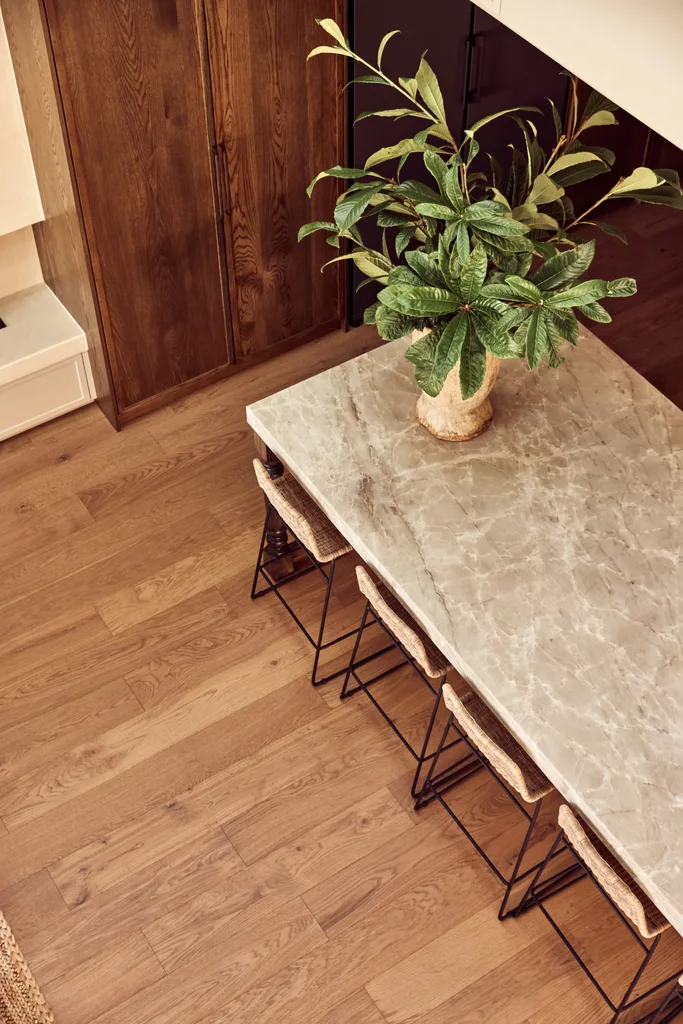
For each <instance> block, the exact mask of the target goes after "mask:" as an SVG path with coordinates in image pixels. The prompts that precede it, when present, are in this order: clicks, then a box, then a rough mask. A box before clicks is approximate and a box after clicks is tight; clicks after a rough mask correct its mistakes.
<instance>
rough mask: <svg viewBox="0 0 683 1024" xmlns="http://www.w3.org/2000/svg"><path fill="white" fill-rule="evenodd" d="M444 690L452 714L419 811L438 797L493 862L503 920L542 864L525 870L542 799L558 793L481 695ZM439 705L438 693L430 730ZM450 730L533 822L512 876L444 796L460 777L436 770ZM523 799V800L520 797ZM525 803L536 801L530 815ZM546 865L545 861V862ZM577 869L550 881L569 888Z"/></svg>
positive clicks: (455, 771) (456, 771)
mask: <svg viewBox="0 0 683 1024" xmlns="http://www.w3.org/2000/svg"><path fill="white" fill-rule="evenodd" d="M442 694H443V701H444V704H445V706H446V708H447V709H448V711H449V716H448V720H447V722H446V727H445V729H444V731H443V735H442V737H441V740H440V742H439V745H438V747H437V749H436V754H435V756H434V758H433V759H432V762H431V764H430V767H429V771H428V772H427V777H426V779H425V783H424V787H423V790H422V792H421V793H420V794H419V796H418V798H417V802H416V804H415V807H416V809H419V808H420V807H424V805H425V804H426V803H429V802H430V801H431V800H433V799H437V800H438V801H439V803H440V804H441V805H442V807H443V808H444V810H445V811H446V812H447V814H448V815H449V816H450V817H451V818H452V820H453V821H454V822H455V823H456V825H457V826H458V828H459V829H460V830H461V831H462V832H463V834H464V835H465V836H466V837H467V838H468V839H469V841H470V842H471V843H472V845H473V846H474V848H475V849H476V850H477V852H478V853H479V854H480V856H481V857H482V858H483V859H484V861H485V862H486V863H487V864H488V866H489V868H490V869H491V871H493V873H494V875H495V876H496V878H497V879H498V881H499V882H501V884H502V885H504V886H505V895H504V897H503V901H502V903H501V905H500V909H499V911H498V919H499V920H500V921H502V920H504V919H505V918H506V917H509V916H510V915H511V914H512V913H514V910H509V909H508V903H509V900H510V895H511V893H512V890H513V889H514V888H515V886H516V885H518V883H519V882H520V881H522V880H523V879H525V878H528V877H529V876H530V875H532V874H533V873H535V872H536V871H537V870H538V868H539V863H536V864H534V865H533V866H532V867H530V868H527V870H526V871H523V872H522V870H521V868H522V863H523V861H524V856H525V854H526V852H527V849H528V848H529V843H530V842H531V838H532V836H533V833H534V830H535V828H536V824H537V822H538V816H539V813H540V810H541V807H542V804H543V800H544V799H545V797H547V796H549V795H550V794H551V793H553V792H554V788H553V786H552V783H550V782H549V781H548V779H547V778H546V777H545V775H544V774H543V772H542V771H541V770H540V769H539V768H538V766H537V765H536V764H535V763H534V762H533V761H532V759H531V758H530V757H529V755H528V754H527V752H526V751H525V750H524V749H523V747H521V746H520V744H519V743H518V742H517V741H516V740H515V739H514V737H513V736H511V735H510V733H509V732H508V730H507V729H506V728H505V726H504V725H503V723H502V722H501V721H500V720H499V719H498V718H497V717H496V716H495V715H494V714H493V712H492V711H491V709H490V708H489V707H488V705H487V704H485V703H484V701H483V700H481V698H480V697H478V696H477V694H475V693H472V692H468V693H466V694H464V695H463V696H462V697H459V696H458V695H457V693H456V692H455V690H454V689H453V687H452V686H450V685H449V684H448V683H445V684H444V686H443V689H442ZM438 706H439V696H437V699H436V703H435V710H434V713H433V714H432V719H431V723H430V729H431V728H433V725H434V721H435V719H436V710H437V709H438ZM456 722H457V724H456ZM451 732H454V733H456V735H458V736H459V737H460V738H461V739H462V740H463V742H464V743H465V745H466V746H467V747H468V748H469V750H470V752H471V755H472V756H473V757H474V758H475V760H476V763H477V764H478V765H479V767H483V768H485V769H486V771H488V773H489V775H490V776H491V777H492V778H493V779H494V780H495V781H496V782H497V783H498V785H499V786H500V787H501V789H502V790H503V792H504V793H505V794H506V795H507V796H508V797H509V798H510V800H511V801H512V802H513V803H514V804H516V806H517V807H518V808H519V810H520V811H521V813H522V815H523V816H524V818H525V819H526V820H527V822H528V825H527V830H526V834H525V836H524V840H523V842H522V846H521V848H520V850H519V853H518V855H517V858H516V860H515V864H514V867H513V870H512V874H511V875H510V877H509V878H506V876H505V875H504V874H503V872H502V871H501V870H500V869H499V868H498V866H497V865H496V864H494V862H493V861H492V860H491V858H490V857H489V855H488V854H487V853H486V851H485V850H484V849H482V847H481V846H480V844H479V843H478V842H477V840H476V839H475V838H474V836H473V835H472V833H471V832H470V831H469V829H467V827H466V826H465V825H464V823H463V822H462V821H461V820H460V818H459V817H458V815H457V813H456V812H455V810H454V809H453V807H452V806H451V805H450V804H449V803H448V802H447V801H446V799H445V794H446V793H448V792H450V791H451V790H452V789H454V787H455V786H456V785H457V784H458V783H459V782H460V781H461V778H460V773H459V768H458V764H456V765H454V766H452V767H451V768H447V769H445V770H443V771H441V772H439V771H438V770H437V769H438V765H439V761H440V759H441V754H442V751H443V750H445V749H446V741H447V739H448V737H449V735H450V733H451ZM425 742H428V737H427V738H426V739H425ZM502 780H504V781H502ZM505 783H507V785H505ZM518 798H521V800H520V799H518ZM521 801H524V803H526V804H532V805H533V811H532V813H531V814H530V813H529V811H528V810H527V809H526V807H525V806H524V805H523V804H522V802H521ZM558 855H559V852H558ZM542 863H546V861H543V862H542ZM572 872H573V866H572V869H571V870H570V871H569V872H568V871H567V870H566V869H565V870H562V871H559V872H557V873H556V874H555V875H553V877H552V878H551V879H549V881H548V882H547V883H546V884H547V885H548V886H551V887H552V888H553V891H559V889H561V888H566V887H567V885H568V884H571V881H572V879H571V878H570V877H569V875H570V874H571V873H572Z"/></svg>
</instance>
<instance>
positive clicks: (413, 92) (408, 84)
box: [398, 78, 417, 100]
mask: <svg viewBox="0 0 683 1024" xmlns="http://www.w3.org/2000/svg"><path fill="white" fill-rule="evenodd" d="M398 84H399V85H400V86H402V87H403V88H404V89H405V91H406V92H407V93H408V95H409V96H410V98H411V99H413V100H414V99H415V97H416V96H417V82H416V80H415V79H414V78H399V80H398Z"/></svg>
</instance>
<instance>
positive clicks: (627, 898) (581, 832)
mask: <svg viewBox="0 0 683 1024" xmlns="http://www.w3.org/2000/svg"><path fill="white" fill-rule="evenodd" d="M558 820H559V823H560V828H561V829H562V831H563V832H564V834H565V838H566V839H567V842H568V843H569V844H570V846H571V847H572V849H573V850H574V852H575V853H576V855H577V857H578V858H579V859H580V860H581V861H583V863H584V864H585V865H586V867H587V868H588V869H589V870H590V872H591V874H592V875H593V877H594V878H595V880H596V881H597V882H598V883H599V885H600V887H601V888H602V889H603V890H604V891H605V892H606V893H607V895H608V896H609V897H610V898H611V899H612V900H614V902H615V903H616V905H617V906H618V907H619V909H620V910H621V912H622V913H623V914H625V915H626V917H628V918H629V919H630V920H631V921H632V922H633V923H634V925H635V926H636V928H637V929H638V931H639V932H640V934H641V935H642V936H643V938H646V939H653V938H654V937H655V936H656V935H660V934H661V933H662V932H663V931H666V929H667V928H669V927H670V925H669V922H668V921H667V919H666V918H665V917H664V915H663V914H662V913H660V911H659V910H658V909H657V907H656V906H655V905H654V903H653V902H652V900H651V899H650V898H649V896H646V895H645V893H644V892H643V890H642V889H641V888H640V886H639V885H637V884H636V882H634V880H633V879H632V878H631V876H630V875H629V873H628V871H627V870H626V868H625V867H624V866H623V864H621V863H620V862H619V861H618V860H617V858H616V857H615V856H614V854H613V853H612V852H611V851H610V850H608V849H607V847H606V846H605V844H604V843H603V841H602V840H601V839H600V837H599V836H597V835H596V834H595V832H593V830H592V829H591V827H590V826H589V825H588V823H587V822H585V821H584V820H583V819H581V820H579V818H578V817H577V816H576V814H574V812H573V811H572V809H571V808H570V807H568V806H567V805H566V804H562V806H561V807H560V811H559V815H558Z"/></svg>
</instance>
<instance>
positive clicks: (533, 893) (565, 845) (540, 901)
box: [513, 829, 683, 1024]
mask: <svg viewBox="0 0 683 1024" xmlns="http://www.w3.org/2000/svg"><path fill="white" fill-rule="evenodd" d="M565 850H567V851H569V853H570V854H571V855H572V857H573V858H574V860H575V862H576V863H575V864H574V869H577V868H578V869H579V871H580V874H579V876H578V878H577V881H579V880H580V879H581V878H583V877H586V878H589V879H590V880H591V882H592V883H593V885H594V886H595V887H596V889H597V890H598V892H600V893H601V895H602V896H604V898H605V900H606V901H607V902H608V903H609V905H610V906H611V907H612V909H613V910H614V912H615V914H617V916H618V917H619V918H620V920H621V921H622V922H623V924H624V925H625V926H626V927H627V928H628V930H629V932H630V933H631V935H632V936H633V938H634V939H635V940H636V942H637V943H638V945H639V946H640V948H641V949H642V950H643V952H644V956H643V959H642V961H641V964H640V966H639V968H638V970H637V971H636V973H635V976H634V978H633V980H632V981H631V983H630V985H629V986H628V988H627V989H626V992H625V993H624V995H623V997H622V999H621V1001H620V1002H619V1003H618V1004H617V1003H614V1002H613V1001H612V999H611V998H610V997H609V996H608V995H607V993H606V992H605V990H604V988H603V987H602V985H601V984H600V982H599V981H598V980H597V978H596V977H595V975H594V974H593V973H592V971H591V970H590V968H589V967H588V965H587V964H586V962H585V961H584V960H583V959H582V958H581V956H580V955H579V953H577V951H576V950H575V949H574V947H573V946H572V944H571V942H570V941H569V939H568V938H567V937H566V936H565V934H564V932H563V931H562V929H561V928H560V926H559V925H558V924H557V922H556V921H555V920H554V918H553V917H552V915H551V914H550V913H549V911H548V910H547V908H546V906H545V903H546V901H547V900H548V899H549V898H550V897H551V896H553V895H555V893H554V892H543V891H540V892H538V891H537V889H536V886H537V883H538V882H539V880H540V879H541V877H542V875H543V872H544V871H545V869H546V867H547V865H548V864H549V863H550V860H551V859H552V857H553V856H557V854H558V853H563V852H564V851H565ZM534 906H535V907H538V908H539V910H540V911H541V912H542V914H543V915H544V917H545V918H546V920H547V921H548V922H549V923H550V924H551V925H552V927H553V929H554V931H555V932H556V934H557V935H559V937H560V938H561V939H562V942H563V943H564V945H565V946H566V947H567V949H568V950H569V952H570V953H571V955H572V956H573V958H574V960H576V962H577V964H578V965H579V967H580V968H581V970H582V971H583V972H584V974H585V975H586V976H587V977H588V978H589V979H590V981H591V982H592V983H593V985H594V987H595V988H596V989H597V990H598V992H599V993H600V995H601V996H602V998H603V999H604V1000H605V1002H606V1003H607V1005H608V1006H609V1008H610V1009H611V1010H612V1013H613V1014H614V1016H613V1017H612V1019H611V1021H610V1024H618V1021H619V1017H620V1016H621V1015H622V1014H623V1013H627V1012H628V1011H629V1010H632V1009H633V1007H634V1006H637V1004H638V1003H640V1002H642V1001H643V999H647V998H648V996H651V995H653V994H654V993H655V992H656V991H657V989H660V988H663V987H664V986H665V985H670V984H671V982H672V981H674V980H677V979H678V978H679V977H680V975H681V974H682V973H683V966H682V967H681V968H679V970H677V971H676V973H675V974H672V975H671V977H669V978H664V980H663V981H660V982H658V983H657V984H656V985H654V986H653V987H652V988H650V989H648V990H647V991H646V992H643V993H642V994H641V995H639V996H638V997H637V998H635V999H632V998H631V996H632V995H633V992H634V990H635V988H636V986H637V984H638V982H639V981H640V979H641V977H642V976H643V973H644V971H645V970H646V968H647V967H648V965H649V964H650V963H651V961H652V957H653V956H654V954H655V951H656V949H657V947H658V946H659V941H660V939H661V937H662V936H661V933H660V934H659V935H656V936H655V938H654V939H652V941H651V942H650V944H649V945H648V943H647V942H645V941H644V940H643V938H642V936H641V935H640V934H639V932H638V931H637V930H636V929H635V928H634V927H633V925H632V923H631V922H630V921H629V919H628V918H627V917H626V915H625V914H624V913H622V911H621V910H620V909H619V907H618V906H617V905H616V903H615V902H614V900H613V899H612V897H611V896H610V895H609V893H607V892H605V890H604V889H603V887H602V886H601V885H600V883H599V882H598V880H597V879H596V878H595V877H594V876H593V874H592V872H591V871H590V869H589V868H588V867H587V866H586V865H585V864H584V863H583V861H582V860H581V858H580V857H579V856H578V855H577V854H576V852H575V850H574V849H573V848H572V846H571V843H569V842H568V840H567V837H566V836H565V833H564V831H563V830H562V829H560V831H559V832H558V834H557V837H556V839H555V842H554V843H553V845H552V847H551V848H550V850H549V851H548V855H547V857H546V858H545V860H544V861H543V863H542V864H540V865H539V867H538V870H537V872H536V875H535V876H534V878H533V879H532V881H531V884H530V886H529V888H528V889H527V892H526V893H525V895H524V898H523V900H522V901H521V903H520V904H519V906H518V907H517V909H516V910H515V911H514V912H513V913H514V916H515V917H518V916H520V915H521V914H523V913H526V912H527V911H528V910H529V909H531V907H534ZM671 995H673V993H671V994H670V997H671ZM663 1009H664V1007H663V1006H660V1007H659V1008H658V1009H656V1010H650V1011H648V1012H647V1013H646V1014H645V1016H644V1017H639V1018H638V1020H637V1021H632V1022H630V1024H646V1022H649V1024H654V1022H655V1021H658V1024H664V1022H665V1021H669V1020H672V1019H673V1018H672V1017H671V1016H670V1015H669V1016H664V1017H662V1016H659V1017H658V1016H655V1014H661V1013H662V1011H663ZM676 1012H678V1010H677V1011H676Z"/></svg>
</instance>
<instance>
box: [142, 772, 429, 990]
mask: <svg viewBox="0 0 683 1024" xmlns="http://www.w3.org/2000/svg"><path fill="white" fill-rule="evenodd" d="M410 828H413V825H412V822H411V821H410V819H409V818H408V816H407V815H406V814H405V813H404V812H403V810H402V809H401V808H400V807H399V806H398V804H397V803H396V801H395V800H394V799H393V797H392V796H391V794H390V793H389V792H388V790H386V789H382V790H379V791H378V792H377V793H374V794H372V795H371V796H370V797H366V798H365V799H364V800H361V801H360V802H359V803H358V804H356V805H354V806H353V807H352V808H350V810H348V811H343V812H341V813H339V814H335V815H334V816H333V817H331V818H329V819H328V820H327V821H325V822H323V823H322V825H317V826H316V827H315V828H312V829H311V830H309V831H308V832H305V833H304V834H302V835H301V836H300V837H299V838H297V840H296V841H295V842H292V843H289V844H287V845H285V846H282V847H280V848H279V849H277V850H276V851H275V852H274V853H272V854H270V855H269V856H268V857H265V858H264V859H263V860H260V861H258V862H257V863H256V864H253V865H251V866H249V867H247V868H245V869H244V870H243V871H241V872H239V873H236V874H234V875H233V876H231V877H230V878H228V879H227V880H226V881H225V882H222V883H221V885H220V886H218V887H217V888H215V889H214V890H208V891H205V892H203V893H202V894H201V895H200V896H198V897H196V898H195V899H194V900H193V901H192V902H191V903H189V904H186V905H184V906H182V907H180V908H178V909H177V910H175V911H173V912H171V913H170V914H166V915H165V916H164V917H162V918H159V920H157V921H154V922H153V923H152V924H151V925H149V926H147V927H146V928H145V934H146V936H147V938H148V939H149V941H150V944H151V946H152V948H153V949H154V951H155V953H156V954H157V956H158V957H159V959H160V960H161V962H162V964H163V965H164V967H165V969H166V970H167V971H173V970H176V969H177V968H178V967H179V966H181V965H182V964H184V963H186V962H188V961H189V960H190V959H197V958H199V959H201V957H202V955H203V953H204V951H205V950H207V949H209V948H210V947H211V944H212V943H213V941H214V939H215V936H216V934H217V933H220V931H221V930H222V929H224V928H225V927H229V926H230V922H231V921H232V920H233V918H234V917H235V916H236V915H239V914H241V913H242V912H243V911H244V909H245V908H246V907H248V906H250V905H251V904H252V903H254V902H257V901H258V900H264V899H270V900H271V901H273V902H274V901H276V900H282V899H289V898H291V897H293V896H299V895H301V894H302V893H305V892H306V891H307V889H310V888H311V887H312V886H314V885H316V884H318V883H320V882H321V881H323V880H324V879H325V878H329V877H331V876H332V875H334V874H335V873H336V872H337V871H339V870H340V869H341V868H342V867H346V866H348V865H350V864H353V863H355V862H356V861H358V860H360V859H361V858H362V857H363V856H366V855H368V854H369V853H371V852H372V851H373V850H375V849H377V847H379V846H382V845H383V844H384V843H385V842H387V841H388V840H389V839H391V838H392V837H394V836H398V835H402V834H403V833H404V832H406V831H407V830H408V829H410Z"/></svg>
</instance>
